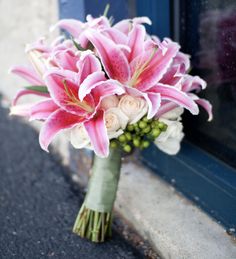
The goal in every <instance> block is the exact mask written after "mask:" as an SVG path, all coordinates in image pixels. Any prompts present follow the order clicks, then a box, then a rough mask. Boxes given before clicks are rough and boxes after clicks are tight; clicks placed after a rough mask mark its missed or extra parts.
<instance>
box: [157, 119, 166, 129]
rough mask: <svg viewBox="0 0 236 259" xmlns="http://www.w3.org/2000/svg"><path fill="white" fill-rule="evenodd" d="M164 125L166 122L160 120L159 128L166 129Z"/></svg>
mask: <svg viewBox="0 0 236 259" xmlns="http://www.w3.org/2000/svg"><path fill="white" fill-rule="evenodd" d="M164 127H165V123H163V122H161V121H159V122H158V128H159V129H161V130H162V129H164Z"/></svg>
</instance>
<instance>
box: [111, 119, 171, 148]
mask: <svg viewBox="0 0 236 259" xmlns="http://www.w3.org/2000/svg"><path fill="white" fill-rule="evenodd" d="M166 129H167V125H166V124H165V123H163V122H161V121H159V120H158V119H151V120H149V119H148V118H147V116H145V117H143V118H142V119H141V120H140V121H138V122H137V123H135V124H129V125H128V126H127V127H126V129H125V131H124V133H123V134H122V135H120V136H119V137H118V138H117V139H112V140H111V143H110V146H111V148H118V147H121V148H122V149H123V151H125V152H126V153H130V152H131V151H132V150H133V149H134V148H140V149H144V148H147V147H149V145H150V143H151V142H152V141H154V140H155V139H156V138H157V137H158V136H159V135H160V134H161V132H162V131H166Z"/></svg>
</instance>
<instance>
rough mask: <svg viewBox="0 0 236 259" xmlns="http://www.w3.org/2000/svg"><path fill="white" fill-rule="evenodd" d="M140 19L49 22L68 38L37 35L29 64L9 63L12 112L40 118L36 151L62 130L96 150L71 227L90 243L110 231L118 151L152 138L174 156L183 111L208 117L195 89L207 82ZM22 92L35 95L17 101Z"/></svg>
mask: <svg viewBox="0 0 236 259" xmlns="http://www.w3.org/2000/svg"><path fill="white" fill-rule="evenodd" d="M145 23H146V24H149V25H150V24H151V21H150V20H149V18H147V17H139V18H134V19H127V20H123V21H120V22H118V23H116V24H114V25H112V24H111V23H110V21H109V20H108V19H107V17H105V16H101V17H99V18H93V17H92V16H90V15H88V16H87V21H86V22H85V23H83V22H81V21H78V20H74V19H66V20H61V21H59V22H58V23H57V24H56V25H55V27H60V28H61V29H64V30H66V31H67V32H68V33H69V34H70V35H71V37H72V38H71V39H64V38H63V37H58V38H57V39H56V40H55V41H54V42H53V43H52V44H50V45H47V44H46V43H45V41H44V40H43V39H40V40H38V41H37V42H35V43H33V44H30V45H28V46H27V48H26V53H27V55H28V58H29V61H30V66H29V67H23V66H15V67H13V68H12V69H11V71H12V72H13V73H15V74H17V75H19V76H21V77H23V78H24V79H26V81H27V82H28V84H29V85H28V86H27V87H24V88H23V89H22V90H20V91H19V92H18V93H17V95H16V97H15V98H14V100H13V105H12V108H11V114H14V115H21V116H28V117H29V119H30V120H40V121H42V122H43V125H42V128H41V131H40V135H39V143H40V146H41V147H42V149H44V150H46V151H48V146H49V144H50V143H51V142H52V140H53V139H54V138H55V137H56V135H58V134H60V133H61V132H66V135H67V136H68V138H69V140H70V142H71V144H72V145H73V146H74V147H75V148H90V149H92V150H93V151H94V152H95V155H96V156H95V161H94V166H93V170H92V172H93V173H92V177H91V181H90V184H89V191H88V193H87V196H86V199H85V203H84V205H83V206H82V208H81V211H80V213H79V215H78V218H77V221H76V223H75V226H74V232H76V233H77V234H79V235H81V236H83V237H87V238H89V239H91V240H92V241H95V242H99V241H104V238H105V237H106V236H107V235H109V234H110V226H111V212H112V207H113V203H114V200H115V195H116V189H117V184H118V180H119V172H120V163H121V162H120V161H121V160H120V157H121V150H123V151H125V152H130V151H132V149H133V148H135V147H137V148H141V149H142V148H146V147H148V146H149V143H150V142H154V143H155V144H156V145H157V147H158V148H160V149H161V150H163V151H164V152H167V153H168V154H176V153H177V152H178V150H179V149H180V142H181V140H182V138H183V136H184V134H183V125H182V122H181V114H182V113H183V109H187V110H188V111H189V112H191V113H192V114H193V115H197V114H198V113H199V107H198V105H200V106H202V107H203V108H205V109H206V111H207V112H208V114H209V120H211V119H212V107H211V105H210V103H209V102H208V101H207V100H204V99H200V98H199V97H198V96H197V95H196V92H198V91H200V90H201V89H204V88H205V87H206V82H205V81H204V80H202V79H201V78H200V77H198V76H191V75H189V74H188V71H189V69H190V59H189V56H188V55H186V54H184V53H182V52H180V46H179V45H178V43H176V42H173V41H172V40H170V39H168V38H165V39H164V40H163V41H160V40H159V39H158V38H157V37H155V36H150V35H148V34H147V32H146V30H145V26H144V25H143V24H145ZM193 91H194V92H195V93H193ZM24 95H37V96H40V97H41V99H40V101H38V102H36V103H30V104H23V105H22V104H17V103H18V100H19V99H20V98H21V97H22V96H24ZM110 176H112V177H110ZM111 178H112V179H111ZM104 183H105V184H104ZM99 186H100V187H101V186H103V188H102V190H101V188H100V189H99ZM105 196H109V197H108V198H107V197H106V198H105ZM98 197H99V198H98ZM101 197H102V198H101ZM99 199H100V200H99ZM99 203H100V204H99ZM101 203H102V204H101ZM91 222H93V223H94V224H93V226H90V227H88V228H87V227H86V226H88V225H89V224H90V223H91ZM94 229H97V232H96V233H97V234H96V233H95V234H94Z"/></svg>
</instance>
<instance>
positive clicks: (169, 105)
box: [156, 102, 178, 118]
mask: <svg viewBox="0 0 236 259" xmlns="http://www.w3.org/2000/svg"><path fill="white" fill-rule="evenodd" d="M176 107H178V105H177V104H176V103H173V102H166V103H164V104H162V103H161V106H160V109H159V110H158V112H157V114H156V117H157V118H160V117H161V116H162V115H163V114H165V113H167V112H169V111H171V110H173V109H175V108H176Z"/></svg>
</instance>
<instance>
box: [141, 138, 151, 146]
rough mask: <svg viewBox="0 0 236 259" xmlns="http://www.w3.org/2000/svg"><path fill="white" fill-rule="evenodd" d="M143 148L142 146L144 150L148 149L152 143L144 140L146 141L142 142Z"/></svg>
mask: <svg viewBox="0 0 236 259" xmlns="http://www.w3.org/2000/svg"><path fill="white" fill-rule="evenodd" d="M141 146H142V148H147V147H149V146H150V142H149V141H148V140H144V141H142V144H141Z"/></svg>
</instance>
